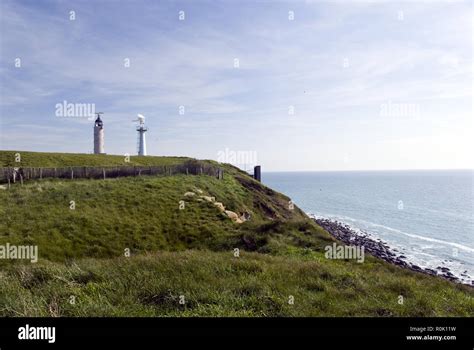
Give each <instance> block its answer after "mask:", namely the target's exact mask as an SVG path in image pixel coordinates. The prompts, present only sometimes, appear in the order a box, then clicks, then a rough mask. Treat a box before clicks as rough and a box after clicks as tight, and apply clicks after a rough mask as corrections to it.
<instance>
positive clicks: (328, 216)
mask: <svg viewBox="0 0 474 350" xmlns="http://www.w3.org/2000/svg"><path fill="white" fill-rule="evenodd" d="M309 215H310V216H311V215H312V216H315V217H316V218H319V217H320V218H324V219H335V220H339V221H343V222H345V223H346V224H348V225H350V224H349V223H348V222H347V221H351V222H353V223H362V224H364V225H365V226H368V227H369V228H368V229H369V230H370V227H379V228H382V229H384V230H387V231H391V232H395V233H399V234H402V235H404V236H407V237H411V238H416V239H419V240H423V241H427V242H432V243H439V244H444V245H448V246H451V247H455V248H458V249H461V250H465V251H468V252H471V253H474V248H471V247H468V246H465V245H463V244H459V243H455V242H449V241H444V240H441V239H437V238H431V237H426V236H421V235H417V234H414V233H408V232H404V231H401V230H398V229H395V228H393V227H388V226H385V225H381V224H377V223H375V222H370V221H365V220H362V219H354V218H351V217H348V216H344V215H333V214H326V215H321V214H313V213H309ZM350 226H351V228H353V229H355V230H357V231H361V229H360V227H352V225H350ZM366 233H369V234H370V232H366Z"/></svg>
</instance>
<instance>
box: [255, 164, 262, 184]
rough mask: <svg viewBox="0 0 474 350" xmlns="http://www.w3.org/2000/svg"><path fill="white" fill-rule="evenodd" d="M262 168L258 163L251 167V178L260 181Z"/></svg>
mask: <svg viewBox="0 0 474 350" xmlns="http://www.w3.org/2000/svg"><path fill="white" fill-rule="evenodd" d="M261 170H262V168H261V166H260V165H257V166H255V167H254V168H253V178H254V179H255V180H257V181H258V182H262V171H261Z"/></svg>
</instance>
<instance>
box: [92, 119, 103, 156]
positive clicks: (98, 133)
mask: <svg viewBox="0 0 474 350" xmlns="http://www.w3.org/2000/svg"><path fill="white" fill-rule="evenodd" d="M96 114H97V118H96V120H95V123H94V154H104V153H105V152H104V123H103V122H102V120H101V119H100V115H101V114H104V113H102V112H98V113H96Z"/></svg>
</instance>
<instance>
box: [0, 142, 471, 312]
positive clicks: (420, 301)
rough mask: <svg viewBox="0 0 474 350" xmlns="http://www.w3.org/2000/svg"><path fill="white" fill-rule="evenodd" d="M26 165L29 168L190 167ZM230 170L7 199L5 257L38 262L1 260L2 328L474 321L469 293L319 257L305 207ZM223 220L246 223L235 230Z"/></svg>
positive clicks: (41, 159)
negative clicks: (288, 319) (113, 320)
mask: <svg viewBox="0 0 474 350" xmlns="http://www.w3.org/2000/svg"><path fill="white" fill-rule="evenodd" d="M15 153H16V152H13V151H8V152H7V151H0V164H1V165H0V166H3V167H5V166H18V164H17V163H14V154H15ZM19 153H20V154H21V160H22V162H21V164H20V166H25V167H26V166H34V167H62V166H109V165H110V166H118V165H147V166H148V165H175V164H180V163H181V162H184V161H187V160H189V158H185V157H131V161H130V163H125V162H124V157H123V156H112V155H100V156H97V155H85V154H59V153H34V152H19ZM202 162H204V163H205V162H212V161H202ZM213 163H214V164H216V163H215V162H213ZM221 166H222V167H223V168H224V179H223V180H218V179H216V178H214V177H211V176H205V175H204V176H194V175H188V176H186V175H174V176H162V177H160V176H141V177H128V178H117V179H107V180H86V179H82V180H57V179H56V180H53V179H43V180H41V181H26V182H25V183H24V185H23V186H20V185H19V184H15V185H13V186H12V187H11V188H10V189H0V217H1V220H0V245H5V244H6V243H10V244H16V245H22V244H23V245H38V250H39V261H38V263H35V264H33V263H30V262H29V261H20V260H17V261H12V260H0V316H106V315H107V316H165V315H166V316H169V315H171V316H392V315H394V316H397V315H398V316H445V315H447V316H469V315H472V314H474V302H473V299H472V297H473V296H474V292H473V289H472V288H470V287H467V286H462V285H457V284H454V283H451V282H448V281H445V280H442V279H439V278H435V277H431V276H427V275H423V274H419V273H416V272H412V271H408V270H403V269H401V268H399V267H396V266H392V265H390V264H388V263H386V262H384V261H381V260H379V259H376V258H373V257H370V256H369V257H366V260H365V262H364V263H362V264H360V263H357V262H356V261H354V260H328V259H326V258H325V257H324V247H325V246H326V245H328V244H332V243H333V242H334V239H333V238H332V237H331V236H330V235H329V234H328V233H327V232H325V231H324V230H323V229H321V228H320V227H319V226H317V225H316V224H315V223H314V222H313V221H311V220H310V219H309V218H307V217H306V216H305V214H304V213H303V212H302V211H301V210H300V209H298V208H297V207H295V209H294V210H290V209H289V205H288V204H289V200H290V199H289V198H288V197H287V196H285V195H284V194H281V193H278V192H276V191H274V190H272V189H270V188H268V187H266V186H264V185H262V184H260V183H258V182H256V181H255V180H253V179H252V178H251V177H250V176H248V175H247V174H245V173H244V172H242V171H240V170H238V169H236V168H234V167H232V166H230V165H221ZM191 193H192V194H191ZM212 197H214V198H212ZM71 201H74V203H75V209H74V210H72V209H70V204H71ZM217 203H221V204H217ZM183 204H184V208H183ZM223 207H225V209H226V210H230V211H232V212H235V213H237V214H238V215H240V214H241V213H247V214H250V220H248V221H246V222H243V223H237V222H234V221H233V220H231V218H229V216H228V215H226V213H225V212H223V210H222V208H223ZM180 208H181V209H180ZM235 248H238V249H239V250H240V256H239V257H235V256H234V249H235ZM128 251H129V252H130V256H126V254H125V252H128ZM400 295H401V296H403V303H402V304H400V303H399V300H400V299H399V296H400ZM183 297H184V299H183ZM71 300H74V302H71ZM183 300H184V301H185V302H184V304H182V303H180V301H181V302H182V301H183ZM293 300H294V303H292V302H291V301H293ZM289 301H290V302H289Z"/></svg>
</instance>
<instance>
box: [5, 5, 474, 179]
mask: <svg viewBox="0 0 474 350" xmlns="http://www.w3.org/2000/svg"><path fill="white" fill-rule="evenodd" d="M0 3H1V5H0V9H1V12H0V20H1V37H0V48H1V51H0V57H1V58H0V76H1V90H0V97H1V99H0V116H1V118H0V119H1V120H0V137H1V138H0V149H12V150H13V149H15V150H29V151H33V150H35V151H55V152H77V153H90V152H91V151H92V147H93V143H92V135H93V133H92V122H91V121H90V120H87V118H60V117H57V116H56V115H55V106H56V104H58V103H62V102H63V101H64V100H66V101H67V102H70V103H90V104H95V106H96V109H97V111H102V112H104V113H105V114H104V118H103V119H104V123H105V150H106V152H107V153H111V154H125V153H130V154H135V153H136V132H135V129H134V124H133V123H132V119H135V117H136V114H137V113H141V114H144V115H145V116H146V117H147V124H148V126H149V132H148V133H147V147H148V152H149V154H151V155H187V156H193V157H198V158H207V159H218V154H219V152H221V153H222V151H224V150H226V149H227V150H228V151H231V152H232V151H234V152H247V153H251V154H252V155H253V156H254V157H255V155H256V157H257V159H258V163H260V164H261V165H262V167H263V169H264V170H266V171H268V170H287V171H289V170H365V169H374V170H380V169H433V168H435V169H449V168H472V167H473V162H472V160H473V158H472V149H473V148H474V147H473V146H474V144H473V141H472V140H473V129H472V127H473V126H472V117H473V112H472V110H473V108H472V107H473V106H472V97H473V75H472V74H473V60H472V58H473V41H472V40H473V38H472V29H473V28H472V14H473V12H472V11H473V6H472V3H471V2H470V1H465V2H463V1H449V2H448V1H431V2H430V1H420V2H418V1H413V2H407V1H404V2H392V1H370V2H366V1H332V2H329V1H230V0H220V1H219V0H218V1H212V2H211V1H200V0H198V1H159V2H158V1H139V0H137V1H114V0H108V1H104V0H101V1H94V2H92V1H42V0H41V1H33V0H30V1H8V0H2V1H1V2H0ZM70 11H74V12H75V16H76V17H75V20H70ZM180 11H184V14H185V19H184V20H179V12H180ZM290 11H292V13H293V14H294V19H293V20H290V16H291V14H290ZM17 58H20V59H21V67H16V66H15V62H16V61H15V59H17ZM126 59H129V60H130V66H129V67H125V65H124V63H125V60H126ZM235 59H237V60H238V62H239V67H235V66H234V61H235ZM180 106H184V114H180V113H179V107H180ZM397 108H398V110H397ZM387 111H388V112H387ZM407 111H408V112H407ZM244 167H245V166H244Z"/></svg>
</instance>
